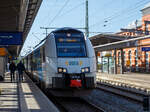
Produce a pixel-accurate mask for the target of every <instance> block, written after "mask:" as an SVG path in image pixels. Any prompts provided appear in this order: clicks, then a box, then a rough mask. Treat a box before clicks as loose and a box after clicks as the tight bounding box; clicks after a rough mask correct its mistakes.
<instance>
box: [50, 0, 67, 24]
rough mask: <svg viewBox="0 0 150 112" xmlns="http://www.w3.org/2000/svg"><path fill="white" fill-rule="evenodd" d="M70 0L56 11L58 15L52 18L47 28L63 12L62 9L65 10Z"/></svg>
mask: <svg viewBox="0 0 150 112" xmlns="http://www.w3.org/2000/svg"><path fill="white" fill-rule="evenodd" d="M69 1H70V0H67V1H66V2H65V3H64V5H63V6H62V7H61V8H60V10H59V11H58V13H57V14H56V15H55V16H54V17H53V18H52V20H51V21H50V23H49V24H48V25H49V26H50V25H51V24H52V23H53V22H54V21H55V20H56V18H57V16H58V15H59V14H60V13H61V12H62V11H63V9H64V8H65V6H66V5H67V4H68V2H69Z"/></svg>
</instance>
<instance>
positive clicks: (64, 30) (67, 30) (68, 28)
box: [52, 27, 82, 33]
mask: <svg viewBox="0 0 150 112" xmlns="http://www.w3.org/2000/svg"><path fill="white" fill-rule="evenodd" d="M52 33H82V31H80V30H77V29H75V28H71V27H64V28H59V29H57V30H54V31H52Z"/></svg>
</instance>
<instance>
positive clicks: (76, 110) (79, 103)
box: [48, 92, 105, 112]
mask: <svg viewBox="0 0 150 112" xmlns="http://www.w3.org/2000/svg"><path fill="white" fill-rule="evenodd" d="M48 97H49V98H50V100H51V101H52V102H53V103H54V104H55V105H56V106H57V107H58V108H59V109H60V111H61V112H105V111H104V110H103V109H102V108H100V107H98V106H96V105H95V104H92V103H90V102H88V101H86V100H85V99H82V98H81V97H66V96H62V97H60V96H59V97H58V96H54V95H53V94H51V93H50V92H49V94H48Z"/></svg>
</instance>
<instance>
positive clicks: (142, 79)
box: [97, 73, 150, 90]
mask: <svg viewBox="0 0 150 112" xmlns="http://www.w3.org/2000/svg"><path fill="white" fill-rule="evenodd" d="M99 79H102V80H112V81H118V82H122V83H126V84H130V85H135V86H137V87H142V88H145V89H148V90H150V74H144V73H126V74H107V73H97V81H98V80H99Z"/></svg>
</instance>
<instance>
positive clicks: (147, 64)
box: [98, 3, 150, 73]
mask: <svg viewBox="0 0 150 112" xmlns="http://www.w3.org/2000/svg"><path fill="white" fill-rule="evenodd" d="M141 12H142V18H141V20H135V21H134V22H132V23H131V24H129V25H128V26H127V27H126V28H122V29H121V31H120V32H118V33H116V34H117V35H120V36H127V37H128V36H129V37H131V38H134V37H141V36H145V35H149V34H150V32H149V31H150V3H149V4H147V5H146V6H145V7H144V8H143V9H142V10H141ZM136 44H137V47H132V48H124V49H122V50H123V60H124V63H123V64H124V71H131V72H150V39H144V40H138V41H137V42H136ZM98 57H99V58H101V59H100V60H101V61H100V62H101V64H102V66H101V67H100V68H101V69H102V72H108V73H114V50H112V51H107V52H99V53H98ZM116 64H117V68H118V69H117V73H120V72H121V66H122V65H121V64H122V63H121V50H117V51H116Z"/></svg>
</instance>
